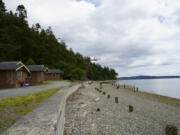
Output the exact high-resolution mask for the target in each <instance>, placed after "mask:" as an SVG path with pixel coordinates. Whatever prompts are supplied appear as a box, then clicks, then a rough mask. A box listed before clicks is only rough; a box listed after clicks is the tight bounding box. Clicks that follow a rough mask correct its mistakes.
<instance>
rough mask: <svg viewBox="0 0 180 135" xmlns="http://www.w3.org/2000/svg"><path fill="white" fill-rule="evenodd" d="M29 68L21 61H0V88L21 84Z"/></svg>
mask: <svg viewBox="0 0 180 135" xmlns="http://www.w3.org/2000/svg"><path fill="white" fill-rule="evenodd" d="M27 74H30V71H29V69H28V68H27V67H26V66H25V65H24V64H23V63H22V62H21V61H6V62H0V88H17V87H20V86H23V84H24V83H25V81H26V77H27Z"/></svg>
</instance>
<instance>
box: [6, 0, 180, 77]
mask: <svg viewBox="0 0 180 135" xmlns="http://www.w3.org/2000/svg"><path fill="white" fill-rule="evenodd" d="M4 2H5V4H6V7H7V9H8V10H13V11H15V9H16V7H17V5H19V4H23V5H24V6H25V7H26V9H27V13H28V21H29V24H30V26H31V25H32V24H35V23H37V22H38V23H40V24H41V26H42V27H43V28H47V27H48V26H51V27H52V29H53V31H54V33H55V35H56V37H57V38H61V39H63V40H64V41H65V42H66V43H67V45H68V48H72V49H73V50H74V51H75V52H80V53H81V54H83V55H84V56H90V57H96V58H98V59H99V61H97V63H99V64H101V65H102V66H108V67H110V68H114V69H115V70H116V71H117V72H118V74H119V75H118V76H135V75H180V0H173V1H172V0H4Z"/></svg>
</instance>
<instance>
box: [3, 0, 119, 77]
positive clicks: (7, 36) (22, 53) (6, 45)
mask: <svg viewBox="0 0 180 135" xmlns="http://www.w3.org/2000/svg"><path fill="white" fill-rule="evenodd" d="M17 60H21V61H22V62H24V63H25V64H43V65H45V66H47V67H49V68H59V69H61V70H63V71H64V75H63V77H64V79H78V80H80V79H82V78H83V76H84V74H85V73H86V71H87V66H88V65H90V67H89V72H88V73H87V77H88V79H90V80H112V79H116V76H117V73H116V72H115V70H114V69H110V68H108V67H102V66H101V65H99V64H94V63H90V64H88V58H87V57H84V56H82V55H81V54H80V53H75V52H73V50H72V49H67V45H66V43H65V42H63V41H58V39H57V38H56V37H55V35H54V34H53V31H52V29H51V27H49V28H48V29H43V28H41V25H40V24H39V23H36V24H34V25H33V26H32V27H30V26H29V24H28V22H27V11H26V9H25V7H24V6H23V5H19V6H17V9H16V12H15V13H13V12H12V11H7V9H6V7H5V4H4V2H3V1H2V0H0V61H17Z"/></svg>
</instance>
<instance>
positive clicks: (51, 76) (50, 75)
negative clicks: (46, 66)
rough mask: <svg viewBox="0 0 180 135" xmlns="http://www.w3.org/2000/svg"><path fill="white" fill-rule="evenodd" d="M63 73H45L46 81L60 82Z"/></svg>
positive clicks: (57, 70) (55, 71)
mask: <svg viewBox="0 0 180 135" xmlns="http://www.w3.org/2000/svg"><path fill="white" fill-rule="evenodd" d="M61 74H63V71H61V70H59V69H51V70H49V71H48V72H47V73H46V80H62V76H61Z"/></svg>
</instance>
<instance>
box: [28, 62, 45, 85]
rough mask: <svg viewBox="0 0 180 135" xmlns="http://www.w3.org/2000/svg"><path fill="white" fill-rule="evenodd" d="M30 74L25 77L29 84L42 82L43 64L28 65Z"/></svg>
mask: <svg viewBox="0 0 180 135" xmlns="http://www.w3.org/2000/svg"><path fill="white" fill-rule="evenodd" d="M27 68H28V69H29V70H30V72H31V75H30V76H28V77H27V82H28V83H30V84H35V83H43V82H44V81H45V75H44V74H45V72H46V68H45V67H44V65H28V66H27Z"/></svg>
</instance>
